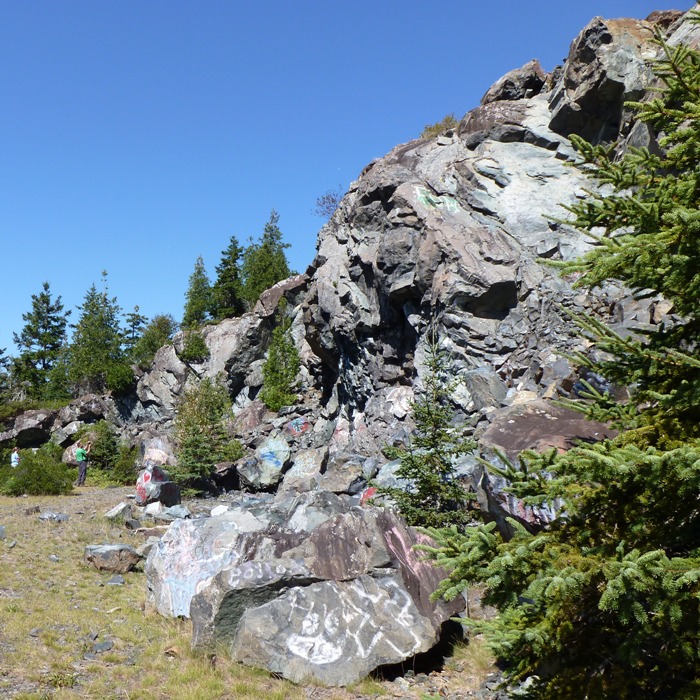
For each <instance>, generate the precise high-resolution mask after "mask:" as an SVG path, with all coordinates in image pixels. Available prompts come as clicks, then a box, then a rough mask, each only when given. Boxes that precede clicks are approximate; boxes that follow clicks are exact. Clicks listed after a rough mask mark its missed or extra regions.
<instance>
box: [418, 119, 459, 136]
mask: <svg viewBox="0 0 700 700" xmlns="http://www.w3.org/2000/svg"><path fill="white" fill-rule="evenodd" d="M458 126H459V120H458V119H457V117H455V115H454V114H447V115H446V116H444V117H443V118H442V121H439V122H435V124H428V125H427V126H425V128H424V129H423V131H422V132H421V138H423V139H429V138H432V137H433V136H439V135H440V134H442V133H444V132H445V131H449V130H451V129H456V128H457V127H458Z"/></svg>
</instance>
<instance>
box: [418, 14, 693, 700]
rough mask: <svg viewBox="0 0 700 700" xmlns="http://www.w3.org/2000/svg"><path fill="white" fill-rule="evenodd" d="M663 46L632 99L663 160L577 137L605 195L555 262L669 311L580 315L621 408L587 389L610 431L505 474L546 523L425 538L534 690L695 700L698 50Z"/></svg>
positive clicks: (451, 591)
mask: <svg viewBox="0 0 700 700" xmlns="http://www.w3.org/2000/svg"><path fill="white" fill-rule="evenodd" d="M693 14H694V19H695V21H700V13H699V12H698V11H695V12H694V13H693ZM659 42H660V44H661V46H662V47H663V51H664V58H663V59H662V60H661V62H660V63H659V64H658V66H657V74H658V75H659V76H660V77H661V78H662V79H663V81H664V82H665V88H664V89H663V91H662V92H661V93H660V95H659V96H658V97H657V98H656V99H654V100H652V101H650V102H645V103H637V104H633V105H631V106H632V107H633V108H634V109H636V110H637V114H638V115H639V118H640V119H642V120H644V121H646V122H647V123H648V124H650V126H652V127H653V128H654V129H655V130H656V132H657V133H662V134H663V137H662V138H661V141H660V145H661V147H662V152H661V153H660V154H652V153H650V152H648V151H647V150H631V151H630V152H628V153H627V154H626V155H625V156H623V157H622V158H621V159H620V160H614V158H613V152H612V151H611V150H610V149H608V148H604V147H592V146H590V145H588V144H586V143H584V142H582V141H581V140H579V139H576V144H577V146H578V148H579V149H580V152H581V153H582V155H583V159H584V163H585V165H584V167H587V168H589V169H590V173H591V175H592V176H593V177H596V178H598V179H599V180H601V181H602V182H605V183H607V184H609V185H611V186H612V190H613V191H612V194H607V195H593V194H591V195H590V197H589V198H588V199H587V200H586V201H584V202H582V203H581V204H580V205H577V206H574V207H572V211H573V212H574V214H575V216H576V223H577V225H578V226H580V227H582V229H583V230H586V231H589V232H590V233H593V232H594V230H595V231H596V242H597V245H596V246H595V247H594V248H593V249H592V250H591V251H590V252H589V253H588V254H587V255H585V256H583V257H582V258H581V259H580V260H578V261H575V262H574V263H571V264H568V263H567V264H565V265H563V268H564V271H565V272H578V273H580V274H581V275H582V276H581V278H580V280H579V284H580V285H585V286H593V285H596V284H599V283H601V282H603V281H604V280H607V279H616V280H620V281H621V282H624V283H625V284H627V285H629V286H631V287H633V288H635V289H638V290H645V292H644V293H645V294H654V293H658V294H661V295H663V296H664V297H666V298H667V299H669V300H671V301H672V302H673V303H674V305H675V310H676V312H677V313H678V318H677V320H676V321H675V322H673V323H669V324H667V325H665V326H662V327H660V328H659V329H657V330H655V331H653V332H648V333H644V334H642V335H640V336H639V337H633V338H623V337H622V336H620V335H617V334H615V333H613V332H612V331H611V330H610V329H608V328H606V327H605V326H604V325H603V324H601V323H600V322H598V321H595V320H592V319H586V318H579V319H578V320H579V322H580V324H581V325H582V326H583V327H584V329H586V331H587V332H588V333H589V334H590V336H591V338H593V339H594V340H595V341H596V342H597V343H598V347H599V349H603V350H605V351H606V352H608V353H610V355H611V359H610V360H609V361H606V362H603V363H601V364H598V365H593V366H594V367H595V369H596V371H598V372H601V373H603V374H604V375H605V376H606V377H607V378H609V379H611V380H613V381H616V382H620V383H623V384H626V385H630V386H631V400H630V401H629V402H628V403H627V404H625V405H620V404H616V403H615V402H614V401H613V399H612V398H611V397H610V396H608V395H607V394H604V395H601V394H599V393H597V392H595V391H594V390H591V392H590V396H591V403H589V404H587V405H586V406H585V407H584V409H583V410H585V411H587V412H588V413H590V414H591V415H598V416H601V417H607V418H613V419H615V420H617V422H618V423H619V425H620V426H621V427H622V428H623V431H622V432H621V434H620V436H619V437H618V438H616V439H615V440H612V441H606V442H603V443H601V444H598V445H593V446H587V447H577V448H575V449H572V450H570V451H569V452H567V453H565V454H562V455H557V454H555V453H554V452H552V453H549V454H546V455H536V454H534V453H526V454H524V455H522V457H521V459H520V461H519V463H518V464H517V465H513V464H508V463H506V466H505V468H504V469H502V470H500V473H501V474H502V475H503V476H506V477H507V478H508V479H509V480H510V482H511V490H512V492H513V493H514V494H515V495H516V496H518V497H520V498H522V499H523V500H525V502H527V503H531V504H542V503H546V504H548V505H550V506H553V505H556V504H557V503H563V506H562V509H561V511H560V513H559V515H558V517H556V518H555V519H554V520H553V522H551V523H550V524H549V525H548V526H547V527H545V528H543V529H542V530H540V531H537V532H534V533H530V532H527V531H526V530H524V529H523V528H522V527H518V526H517V524H516V523H515V522H513V527H514V529H515V531H516V534H515V535H514V536H513V537H512V538H511V539H510V540H506V539H504V538H503V537H502V536H501V535H499V534H498V533H497V532H496V531H495V526H494V525H493V524H489V525H483V526H480V527H477V528H470V529H469V530H468V531H466V532H465V533H460V532H457V531H456V530H437V529H436V530H431V531H430V532H431V534H432V535H433V537H434V539H435V541H436V546H435V547H433V548H429V550H428V551H429V553H430V555H431V556H432V557H433V558H434V559H435V560H436V561H437V563H439V564H441V565H444V566H446V567H447V568H448V570H450V576H449V578H448V579H447V580H446V581H445V582H443V584H442V586H441V588H440V590H439V591H438V594H441V595H445V596H446V597H448V598H451V597H454V596H455V595H457V594H458V593H459V592H460V591H462V590H464V588H465V587H466V586H469V585H471V584H474V583H478V584H481V585H484V584H485V585H486V586H487V593H486V596H485V599H484V600H485V602H486V603H489V604H493V605H495V606H496V607H497V608H498V610H499V612H500V614H499V616H498V618H497V619H496V620H495V621H493V622H488V623H484V624H483V625H476V626H477V627H480V628H482V629H483V630H484V631H485V632H486V634H487V635H488V638H489V639H490V641H491V644H492V646H493V647H494V649H495V651H496V652H497V654H498V655H499V657H500V658H501V660H502V661H504V662H505V664H506V666H507V670H508V672H509V674H510V675H511V676H514V677H521V678H522V677H525V676H527V675H530V674H534V675H535V676H536V677H537V678H536V679H535V680H536V682H535V683H534V685H533V687H532V688H531V692H530V695H529V697H533V698H542V699H545V698H546V699H547V700H559V699H561V700H564V698H567V699H568V698H571V699H574V700H575V699H577V698H581V699H584V698H632V697H640V698H649V699H652V700H656V699H658V700H662V699H664V700H665V699H669V698H677V699H679V700H680V699H681V698H696V697H700V670H699V669H700V606H699V605H698V600H700V508H698V505H697V504H698V497H697V494H698V493H699V492H700V439H699V438H698V437H697V435H698V418H699V417H700V416H699V413H698V412H699V410H700V409H699V406H700V355H699V350H698V348H700V344H699V343H698V341H699V340H700V337H699V335H698V331H699V329H700V324H699V321H700V318H699V314H698V310H699V306H698V305H699V304H700V295H699V294H698V292H699V291H700V246H698V234H699V233H700V214H699V212H700V207H699V204H700V201H699V197H700V188H698V185H697V183H698V182H699V181H700V177H699V176H700V158H698V155H699V154H700V119H698V117H699V116H700V54H699V53H697V52H696V51H692V50H690V49H688V48H687V47H684V46H677V47H669V46H668V45H666V44H664V43H663V41H661V40H660V39H659ZM601 232H602V233H601ZM582 359H583V358H582Z"/></svg>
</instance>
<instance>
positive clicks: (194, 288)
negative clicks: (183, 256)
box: [182, 255, 211, 329]
mask: <svg viewBox="0 0 700 700" xmlns="http://www.w3.org/2000/svg"><path fill="white" fill-rule="evenodd" d="M210 309H211V284H210V282H209V277H208V276H207V271H206V268H205V267H204V260H203V259H202V256H201V255H200V256H199V257H198V258H197V260H196V261H195V264H194V270H193V272H192V274H191V275H190V280H189V285H188V287H187V292H186V293H185V311H184V313H183V316H182V328H183V329H192V328H196V327H197V326H201V325H202V324H203V323H204V322H205V321H206V320H207V319H208V318H209V310H210Z"/></svg>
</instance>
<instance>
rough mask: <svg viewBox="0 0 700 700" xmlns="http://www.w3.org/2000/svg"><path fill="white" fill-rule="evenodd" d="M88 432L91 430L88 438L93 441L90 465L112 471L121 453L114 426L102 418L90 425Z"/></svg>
mask: <svg viewBox="0 0 700 700" xmlns="http://www.w3.org/2000/svg"><path fill="white" fill-rule="evenodd" d="M86 432H89V438H88V439H89V440H90V442H92V447H91V448H90V455H89V459H90V466H91V467H94V468H96V469H101V470H102V471H104V472H109V471H111V469H112V467H113V466H114V463H115V461H116V459H117V455H118V454H119V443H118V441H117V436H116V435H115V433H114V430H113V428H112V426H111V425H110V424H109V423H108V422H107V421H105V420H101V421H98V422H97V423H95V424H94V425H92V426H90V428H89V430H88V431H86Z"/></svg>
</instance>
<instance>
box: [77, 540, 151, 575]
mask: <svg viewBox="0 0 700 700" xmlns="http://www.w3.org/2000/svg"><path fill="white" fill-rule="evenodd" d="M83 558H84V560H85V563H86V564H91V565H92V566H94V567H95V568H96V569H98V570H99V571H111V572H112V573H116V574H125V573H126V572H127V571H131V570H132V569H133V568H134V567H135V566H136V565H137V564H138V563H139V562H140V561H141V556H140V555H139V554H138V552H137V551H136V550H135V549H134V548H133V547H132V546H131V545H127V544H91V545H88V546H87V547H85V553H84V555H83Z"/></svg>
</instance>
